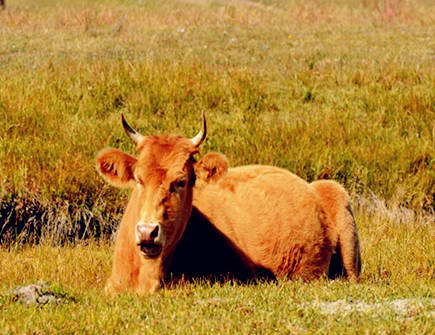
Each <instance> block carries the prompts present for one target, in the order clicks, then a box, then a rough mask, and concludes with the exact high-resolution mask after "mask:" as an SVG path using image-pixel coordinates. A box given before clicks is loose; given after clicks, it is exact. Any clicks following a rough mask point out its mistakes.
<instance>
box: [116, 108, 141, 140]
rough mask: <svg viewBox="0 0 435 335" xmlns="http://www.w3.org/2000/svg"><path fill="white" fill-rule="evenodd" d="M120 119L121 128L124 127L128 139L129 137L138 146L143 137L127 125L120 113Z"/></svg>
mask: <svg viewBox="0 0 435 335" xmlns="http://www.w3.org/2000/svg"><path fill="white" fill-rule="evenodd" d="M121 119H122V126H123V127H124V130H125V132H126V133H127V135H128V137H130V138H131V139H132V140H133V142H134V143H135V144H139V143H140V142H141V141H142V139H143V138H144V136H143V135H141V134H139V133H138V132H137V131H136V130H134V129H133V128H131V127H130V126H129V125H128V123H127V121H125V118H124V114H122V113H121Z"/></svg>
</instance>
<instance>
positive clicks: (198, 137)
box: [190, 111, 207, 147]
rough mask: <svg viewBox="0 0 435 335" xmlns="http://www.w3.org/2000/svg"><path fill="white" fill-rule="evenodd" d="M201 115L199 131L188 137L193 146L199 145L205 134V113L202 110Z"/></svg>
mask: <svg viewBox="0 0 435 335" xmlns="http://www.w3.org/2000/svg"><path fill="white" fill-rule="evenodd" d="M201 117H202V127H201V130H200V131H199V133H198V134H197V135H196V136H195V137H193V138H191V139H190V140H191V141H192V143H193V144H194V145H195V147H199V146H200V144H201V143H202V142H204V140H205V137H206V136H207V123H206V122H205V113H204V111H202V113H201Z"/></svg>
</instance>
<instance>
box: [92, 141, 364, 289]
mask: <svg viewBox="0 0 435 335" xmlns="http://www.w3.org/2000/svg"><path fill="white" fill-rule="evenodd" d="M137 148H138V151H139V155H138V159H136V158H134V157H132V156H129V155H127V154H125V153H122V152H121V151H119V150H116V149H104V150H102V151H101V152H100V153H99V154H98V156H97V169H98V171H99V172H100V174H101V175H102V176H103V177H104V178H105V179H106V180H107V181H109V182H110V183H111V184H113V185H115V186H118V187H132V188H133V192H132V194H131V197H130V201H129V203H128V206H127V209H126V211H125V214H124V217H123V219H122V222H121V225H120V228H119V231H118V235H117V240H116V244H115V253H114V259H113V269H112V275H111V277H110V279H109V281H108V283H107V286H106V289H107V290H108V291H109V292H118V291H122V290H126V289H130V290H133V291H135V292H137V293H138V294H143V293H149V292H155V291H156V290H158V289H159V288H160V285H161V282H162V281H163V280H164V279H165V278H167V277H168V276H170V273H169V272H170V271H174V272H178V273H183V272H184V271H186V272H188V270H189V269H191V270H192V272H196V273H203V272H204V271H205V270H204V269H206V268H207V269H208V270H210V269H209V268H210V264H207V263H208V262H207V259H208V258H209V259H210V261H212V260H213V259H214V261H213V262H216V267H217V263H219V264H220V265H219V266H220V269H222V270H221V271H228V272H233V271H236V270H235V268H236V267H238V268H240V269H244V270H243V271H244V273H245V274H246V275H248V276H251V277H253V276H255V275H256V274H257V273H258V272H257V269H263V270H266V271H268V272H270V273H272V274H273V275H274V276H276V277H281V278H282V277H285V278H295V277H299V278H302V279H304V280H309V279H312V278H317V277H319V276H322V275H327V274H328V272H329V270H330V265H331V264H330V263H331V256H332V255H333V254H334V253H335V252H337V250H338V251H339V252H340V253H341V255H342V262H343V265H344V269H345V270H346V274H347V275H348V276H350V277H352V278H358V276H359V273H360V266H361V265H360V264H361V263H360V253H359V242H358V234H357V230H356V226H355V222H354V220H353V216H352V215H351V211H350V207H349V200H348V196H347V193H346V192H345V191H344V189H343V188H342V187H341V186H339V185H338V184H337V183H334V182H331V181H319V182H315V183H312V184H308V183H307V182H305V181H303V180H302V179H300V178H299V177H297V176H296V175H294V174H292V173H290V172H288V171H286V170H284V169H280V168H277V167H272V166H243V167H237V168H231V169H228V162H227V159H226V158H225V156H223V155H222V154H218V153H209V154H207V155H205V156H204V157H203V159H201V160H200V161H199V162H197V163H195V161H194V160H193V157H192V156H193V155H194V154H195V153H196V148H195V147H194V146H193V144H192V143H191V142H190V140H188V139H186V138H184V137H180V136H172V135H171V136H169V135H163V136H148V137H145V138H144V140H143V141H142V142H141V143H139V144H138V146H137ZM195 177H196V181H195V186H194V187H192V185H193V181H194V180H195ZM180 180H187V181H188V182H187V183H186V184H185V185H184V184H183V185H184V186H183V187H182V188H181V187H179V188H177V189H176V191H174V187H175V186H174V185H179V181H180ZM171 190H172V191H171ZM192 208H194V213H196V214H195V215H193V214H192ZM199 218H200V219H199ZM139 220H142V221H147V220H148V221H152V222H159V223H161V225H162V227H163V231H164V236H165V241H166V242H165V245H164V247H163V251H162V253H161V255H159V257H157V258H153V259H151V258H147V257H145V256H144V255H142V254H141V253H140V250H139V247H138V246H137V245H136V244H135V240H134V229H135V225H136V223H137V222H138V221H139ZM198 220H200V221H198ZM199 224H200V225H199ZM186 226H188V227H189V228H188V229H187V230H186ZM206 226H207V227H209V228H205V227H206ZM204 229H205V230H204ZM185 230H186V237H185V238H184V239H183V234H184V232H185ZM187 236H189V237H187ZM218 239H219V240H220V241H221V242H220V243H218V244H216V243H215V242H216V241H217V240H218ZM215 240H216V241H215ZM195 241H197V242H196V243H195ZM179 242H180V243H179ZM178 244H179V245H178ZM177 245H178V247H177ZM217 245H219V248H221V249H220V251H218V250H215V253H216V254H213V250H212V249H209V250H208V251H207V252H208V254H207V252H206V251H205V250H204V249H206V248H207V246H215V248H218V247H217ZM197 246H198V247H200V246H202V248H203V250H201V249H199V250H198V249H196V247H197ZM222 248H224V249H228V250H230V249H231V252H225V250H223V249H222ZM195 251H196V252H195ZM195 253H196V254H197V256H195ZM217 253H218V254H217ZM207 255H209V256H207ZM220 255H222V259H221V261H219V260H218V258H216V256H217V257H219V256H220ZM185 258H188V259H185ZM236 258H237V262H239V263H238V264H239V265H234V266H232V265H230V263H231V261H232V260H234V259H236ZM172 260H174V262H177V264H172ZM183 260H184V262H185V263H184V264H183ZM234 264H237V263H234ZM240 264H243V265H244V266H240ZM212 267H213V266H212Z"/></svg>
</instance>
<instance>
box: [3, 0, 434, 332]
mask: <svg viewBox="0 0 435 335" xmlns="http://www.w3.org/2000/svg"><path fill="white" fill-rule="evenodd" d="M6 5H7V7H6V9H5V10H0V83H1V85H0V121H1V123H2V127H1V128H0V242H2V243H3V244H4V245H8V247H6V246H4V247H2V248H1V249H0V289H1V293H0V294H3V296H2V297H0V310H1V314H2V318H0V333H5V334H9V333H65V332H69V333H104V332H106V333H139V332H148V333H156V332H159V333H182V334H183V333H189V334H191V333H228V334H230V333H247V334H252V333H265V334H266V333H277V332H278V333H283V332H284V333H298V334H300V333H313V332H316V333H321V334H323V333H325V334H326V333H346V334H351V333H355V334H357V333H358V334H359V333H362V332H366V333H381V332H383V333H415V334H425V333H427V334H430V333H431V332H432V331H433V330H432V329H433V315H434V314H433V313H434V312H433V311H434V306H433V298H434V293H435V292H434V279H435V278H434V276H435V274H434V269H435V254H434V251H435V245H434V241H435V236H434V235H435V224H434V212H433V209H434V195H435V170H434V169H435V166H434V164H435V139H434V138H435V131H434V129H435V123H434V122H435V121H434V120H435V68H434V66H433V63H434V60H435V58H434V57H435V54H434V50H435V44H434V42H433V40H434V39H433V36H434V35H435V29H434V27H435V25H434V22H435V10H434V7H433V4H432V2H431V1H425V0H419V1H414V2H411V1H405V0H403V1H400V0H397V1H393V0H385V1H375V0H361V1H359V0H350V1H343V0H331V1H323V2H317V1H316V2H314V1H313V2H306V1H274V0H267V1H266V0H265V1H223V0H217V1H198V0H197V1H195V0H192V1H176V0H174V1H165V2H161V1H157V0H151V1H143V2H140V1H132V0H131V1H122V2H120V1H116V0H107V1H100V0H93V1H88V2H84V1H79V0H73V1H68V2H60V3H59V2H56V3H55V2H53V1H52V0H37V1H32V2H30V1H25V0H17V1H13V2H12V1H8V2H7V4H6ZM200 110H205V111H206V113H207V116H208V124H209V136H208V139H207V142H206V143H205V144H204V145H203V147H202V149H201V150H202V153H205V152H208V151H211V150H216V151H220V152H223V153H224V154H226V155H227V156H228V158H229V160H230V162H231V164H232V165H241V164H249V163H261V164H274V165H278V166H281V167H285V168H288V169H289V170H291V171H293V172H295V173H297V174H298V175H300V176H301V177H303V178H305V179H307V180H309V181H311V180H315V179H318V178H321V177H329V178H333V179H336V180H338V181H340V182H341V183H343V184H344V185H345V186H346V188H347V189H348V190H349V191H350V193H351V195H352V201H353V206H354V208H355V212H356V218H357V223H358V227H359V230H360V236H361V241H362V256H363V261H364V265H363V275H362V278H361V283H360V284H351V283H347V282H343V281H333V282H329V281H325V280H319V281H315V282H313V283H310V284H304V283H300V282H284V283H280V284H279V285H277V286H275V285H270V284H268V283H258V284H257V285H248V286H237V285H236V286H234V285H232V284H231V283H226V284H224V285H215V286H210V284H209V283H201V282H200V283H195V284H186V285H185V286H183V287H178V288H175V289H173V290H163V292H162V293H160V294H158V295H156V296H153V297H148V298H145V299H137V298H136V297H134V296H132V295H128V294H126V295H122V296H120V297H117V298H107V297H103V296H101V290H102V287H103V285H104V281H105V279H106V278H107V275H108V272H109V271H110V263H111V254H112V246H111V244H110V242H108V240H109V239H110V236H111V234H112V232H113V230H114V229H115V228H116V225H117V222H118V220H119V218H120V216H121V215H122V211H123V207H124V205H125V201H126V195H127V193H126V192H123V191H118V190H115V189H113V188H111V187H109V186H108V185H106V184H105V183H104V182H103V181H102V180H101V179H100V178H99V177H98V175H97V174H96V172H95V170H94V157H95V154H96V153H97V152H98V150H100V149H101V148H103V147H105V146H114V147H118V148H121V149H123V150H125V151H128V152H132V146H131V143H129V140H128V138H127V137H126V136H125V135H124V134H123V130H122V128H121V126H120V120H119V118H120V117H119V116H120V113H121V112H123V113H125V114H126V116H127V118H128V119H129V122H130V123H131V124H132V125H134V126H135V127H136V128H138V129H140V130H141V131H142V132H143V133H164V132H174V133H179V134H185V135H186V136H192V135H193V134H194V133H195V132H196V131H197V128H198V125H199V111H200ZM38 236H42V239H40V238H39V237H38ZM93 236H94V237H96V236H99V237H104V238H103V239H102V240H98V241H97V240H94V239H93ZM82 238H84V239H85V240H86V241H87V242H86V243H87V244H88V245H84V243H85V242H77V240H80V239H82ZM69 240H73V241H75V243H72V244H69V243H68V242H67V241H69ZM23 242H39V246H33V247H32V246H30V245H29V244H26V243H23ZM62 243H64V244H65V243H66V244H65V245H64V246H63V247H56V246H55V245H56V244H62ZM39 280H43V281H47V282H49V283H51V284H52V285H54V286H55V287H57V288H58V289H60V290H64V291H66V292H67V293H68V294H70V295H72V296H74V297H76V298H77V301H75V302H70V303H68V304H65V305H60V306H53V307H47V308H42V309H34V308H31V307H30V308H29V307H24V306H21V305H19V304H17V303H13V302H11V301H10V300H9V298H8V297H7V292H8V291H9V290H10V289H12V288H13V287H15V286H17V285H20V284H25V283H30V282H34V281H39ZM402 300H403V301H406V302H409V303H410V305H409V306H411V307H409V310H407V311H406V312H405V313H401V312H400V313H399V312H397V310H396V309H395V308H396V307H394V306H396V305H395V304H396V302H397V301H402ZM325 306H326V307H325ZM331 306H344V307H343V310H344V311H345V312H343V313H324V311H325V310H324V309H325V308H328V310H329V308H331ZM349 306H350V307H349ZM361 306H366V307H367V306H368V307H367V311H361V310H359V309H358V308H360V307H361ZM407 306H408V305H407ZM334 308H335V307H334ZM339 308H341V307H337V308H336V309H334V311H335V310H339ZM352 308H353V309H352ZM370 308H371V310H372V311H370ZM346 311H349V312H346Z"/></svg>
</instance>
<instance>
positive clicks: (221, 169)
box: [194, 152, 228, 187]
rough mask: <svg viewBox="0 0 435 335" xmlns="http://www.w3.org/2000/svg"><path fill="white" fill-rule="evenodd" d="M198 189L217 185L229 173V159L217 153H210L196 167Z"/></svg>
mask: <svg viewBox="0 0 435 335" xmlns="http://www.w3.org/2000/svg"><path fill="white" fill-rule="evenodd" d="M194 169H195V176H196V184H195V185H196V187H202V186H204V185H205V184H207V183H215V182H217V181H218V180H219V179H220V178H222V176H224V175H225V174H226V173H227V171H228V159H227V158H226V157H225V156H224V155H222V154H220V153H217V152H209V153H208V154H206V155H205V156H204V157H202V158H201V160H200V161H199V162H197V163H195V165H194Z"/></svg>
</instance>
